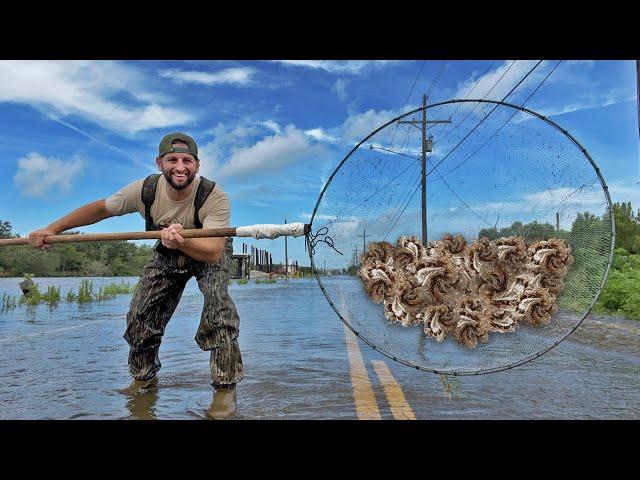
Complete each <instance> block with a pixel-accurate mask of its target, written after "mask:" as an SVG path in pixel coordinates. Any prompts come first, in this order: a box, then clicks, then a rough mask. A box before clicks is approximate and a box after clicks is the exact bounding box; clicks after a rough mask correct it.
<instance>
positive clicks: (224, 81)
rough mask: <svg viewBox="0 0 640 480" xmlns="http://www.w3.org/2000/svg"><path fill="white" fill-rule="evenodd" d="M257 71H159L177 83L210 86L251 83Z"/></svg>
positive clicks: (235, 69) (244, 69)
mask: <svg viewBox="0 0 640 480" xmlns="http://www.w3.org/2000/svg"><path fill="white" fill-rule="evenodd" d="M255 73H256V69H255V68H252V67H240V68H226V69H224V70H219V71H217V72H202V71H197V70H180V69H178V68H168V69H164V70H160V71H159V72H158V74H159V75H160V76H161V77H163V78H168V79H170V80H171V81H173V82H174V83H177V84H185V83H193V84H198V85H209V86H211V85H236V86H242V87H244V86H248V85H251V83H252V78H253V76H254V75H255Z"/></svg>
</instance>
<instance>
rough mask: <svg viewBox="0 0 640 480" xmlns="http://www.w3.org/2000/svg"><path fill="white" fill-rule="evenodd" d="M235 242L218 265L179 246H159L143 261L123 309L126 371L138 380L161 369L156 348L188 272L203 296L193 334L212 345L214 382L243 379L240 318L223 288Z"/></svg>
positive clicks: (203, 345)
mask: <svg viewBox="0 0 640 480" xmlns="http://www.w3.org/2000/svg"><path fill="white" fill-rule="evenodd" d="M232 254H233V241H232V239H231V238H229V239H227V242H226V243H225V248H224V251H223V253H222V255H221V256H220V259H219V261H218V263H217V264H213V263H205V262H201V261H198V260H194V259H193V258H191V257H189V256H188V255H186V254H184V253H182V252H180V251H179V250H169V249H166V248H164V247H160V248H158V249H157V250H156V251H155V252H154V253H153V256H152V258H151V260H150V261H149V262H148V263H147V265H145V267H144V271H143V274H142V276H141V278H140V283H139V285H138V288H137V289H136V291H135V293H134V295H133V299H132V300H131V307H130V309H129V313H128V314H127V330H126V332H125V334H124V339H125V340H126V341H127V343H128V344H129V346H130V347H131V348H130V351H129V371H130V372H131V375H132V376H133V377H134V378H135V379H136V380H148V379H150V378H153V377H154V376H155V374H156V373H157V372H158V370H160V367H161V364H160V360H159V358H158V350H159V348H160V342H161V340H162V335H163V334H164V329H165V327H166V326H167V323H169V319H170V318H171V315H173V312H174V310H175V309H176V307H177V305H178V302H179V301H180V297H181V296H182V292H183V290H184V287H185V285H186V284H187V282H188V281H189V279H190V278H191V277H192V276H195V277H196V279H197V280H198V286H199V288H200V291H201V292H202V293H203V295H204V307H203V309H202V315H201V318H200V325H199V327H198V331H197V333H196V336H195V340H196V343H197V344H198V346H199V347H200V348H201V349H202V350H205V351H206V350H210V351H211V358H210V366H211V378H212V382H211V383H212V385H214V386H218V385H229V384H233V383H237V382H239V381H240V380H242V376H243V369H242V357H241V355H240V346H239V345H238V330H239V326H240V318H239V316H238V312H237V311H236V306H235V304H234V303H233V300H232V299H231V297H230V296H229V293H228V291H227V283H228V280H229V275H230V274H229V269H230V265H231V255H232Z"/></svg>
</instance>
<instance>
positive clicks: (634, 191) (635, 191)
mask: <svg viewBox="0 0 640 480" xmlns="http://www.w3.org/2000/svg"><path fill="white" fill-rule="evenodd" d="M609 193H610V195H611V201H612V202H613V203H616V202H631V207H632V208H633V209H634V211H638V208H640V184H638V183H635V182H634V181H627V182H623V181H617V182H613V183H611V184H609Z"/></svg>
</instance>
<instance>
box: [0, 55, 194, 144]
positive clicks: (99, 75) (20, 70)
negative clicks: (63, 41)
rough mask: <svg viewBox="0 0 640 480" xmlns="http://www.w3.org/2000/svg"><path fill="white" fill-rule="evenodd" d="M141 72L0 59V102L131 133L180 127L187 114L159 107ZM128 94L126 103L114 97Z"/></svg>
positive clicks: (117, 66) (106, 64) (104, 64)
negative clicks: (29, 107) (20, 104)
mask: <svg viewBox="0 0 640 480" xmlns="http://www.w3.org/2000/svg"><path fill="white" fill-rule="evenodd" d="M147 88H148V86H147V84H146V82H145V79H144V77H143V75H142V74H141V73H140V72H138V71H137V70H136V69H134V68H132V67H129V66H127V65H124V64H121V63H118V62H107V61H101V62H97V61H39V60H29V61H22V60H4V61H0V102H16V103H26V104H29V105H32V106H34V107H36V108H39V109H41V110H45V111H47V112H53V113H54V114H55V115H56V116H62V117H65V116H68V115H72V114H73V115H79V116H81V117H84V118H86V119H88V120H90V121H93V122H96V123H98V124H100V125H101V126H103V127H105V128H108V129H110V130H114V131H119V132H125V133H130V134H134V133H136V132H139V131H142V130H148V129H152V128H160V127H167V126H174V125H183V124H186V123H188V122H190V121H191V120H192V116H191V115H190V114H189V113H187V112H184V111H182V110H179V109H176V108H172V107H169V106H163V105H161V104H160V102H165V101H167V99H166V98H165V97H163V96H161V95H157V94H154V93H153V92H150V91H149V90H147ZM122 93H124V94H126V95H129V96H130V98H131V101H130V102H129V104H125V103H124V102H123V101H116V100H115V99H114V96H115V95H119V94H122Z"/></svg>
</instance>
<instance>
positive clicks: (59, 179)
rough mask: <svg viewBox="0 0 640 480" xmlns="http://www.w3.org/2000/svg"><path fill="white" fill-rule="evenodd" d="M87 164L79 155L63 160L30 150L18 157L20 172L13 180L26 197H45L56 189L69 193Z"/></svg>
mask: <svg viewBox="0 0 640 480" xmlns="http://www.w3.org/2000/svg"><path fill="white" fill-rule="evenodd" d="M85 166H86V162H85V160H84V159H83V158H81V157H78V156H74V157H72V158H71V159H70V160H68V161H63V160H59V159H57V158H53V157H49V158H47V157H44V156H42V155H40V154H39V153H37V152H30V153H29V154H27V156H26V157H23V158H20V159H18V172H17V173H16V174H15V176H14V177H13V182H14V184H15V185H16V187H17V188H18V189H19V190H20V193H21V195H23V196H25V197H43V196H44V195H45V194H47V193H50V192H52V191H55V190H57V191H58V192H60V193H69V192H70V191H71V190H72V189H73V181H74V180H76V179H78V178H79V177H80V176H82V174H83V173H84V169H85Z"/></svg>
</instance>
